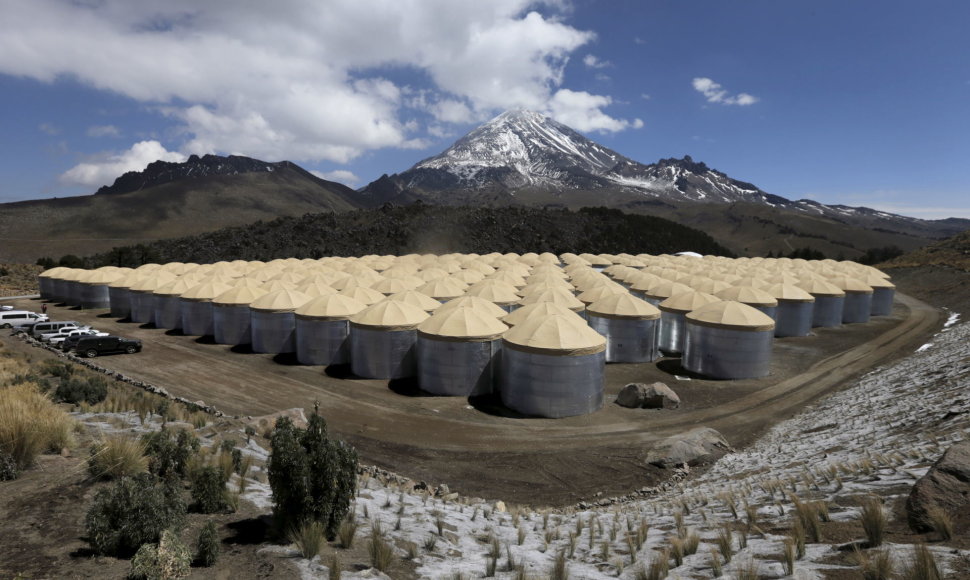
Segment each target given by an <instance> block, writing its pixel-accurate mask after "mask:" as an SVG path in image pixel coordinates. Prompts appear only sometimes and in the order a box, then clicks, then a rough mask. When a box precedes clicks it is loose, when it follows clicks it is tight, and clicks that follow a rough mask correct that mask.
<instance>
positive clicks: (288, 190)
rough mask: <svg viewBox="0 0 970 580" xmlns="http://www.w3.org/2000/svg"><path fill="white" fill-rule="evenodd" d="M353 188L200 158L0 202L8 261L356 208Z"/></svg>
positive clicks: (269, 167) (285, 167) (283, 170)
mask: <svg viewBox="0 0 970 580" xmlns="http://www.w3.org/2000/svg"><path fill="white" fill-rule="evenodd" d="M352 195H353V190H351V189H350V188H348V187H346V186H343V185H340V184H339V183H334V182H330V181H325V180H322V179H319V178H317V177H315V176H313V175H312V174H310V173H309V172H307V171H305V170H304V169H302V168H300V167H298V166H296V165H294V164H292V163H289V162H280V163H264V162H261V161H257V160H253V159H248V158H244V157H228V158H226V157H217V156H212V155H207V156H205V157H202V158H199V157H195V156H193V157H192V158H190V159H189V160H188V161H186V162H185V163H166V162H155V163H152V164H151V165H149V167H148V168H146V170H145V171H142V172H132V173H126V174H125V175H123V176H121V177H119V178H118V179H117V180H116V181H115V183H114V184H113V185H112V186H110V187H105V188H102V189H101V190H99V192H98V193H96V194H94V195H86V196H79V197H68V198H54V199H44V200H34V201H22V202H14V203H7V204H2V205H0V262H34V261H36V260H37V259H38V258H42V257H45V256H48V257H53V258H57V257H60V256H63V255H65V254H75V255H87V254H92V253H96V252H105V251H108V250H110V249H111V248H113V247H115V246H123V245H131V244H139V243H144V242H150V241H154V240H157V239H164V238H176V237H182V236H189V235H195V234H199V233H202V232H207V231H213V230H217V229H219V228H223V227H227V226H241V225H244V224H248V223H251V222H254V221H257V220H268V219H275V218H277V217H279V216H298V215H303V214H304V213H308V212H320V211H336V212H340V211H347V210H350V209H353V208H354V207H355V206H354V203H353V201H352V199H351V196H352Z"/></svg>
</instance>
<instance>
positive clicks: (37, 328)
mask: <svg viewBox="0 0 970 580" xmlns="http://www.w3.org/2000/svg"><path fill="white" fill-rule="evenodd" d="M65 326H73V327H75V328H76V327H77V322H75V321H73V320H57V321H54V322H51V321H49V320H45V321H44V322H38V323H37V324H35V325H34V326H33V328H31V329H30V336H33V337H34V338H40V335H42V334H46V333H48V332H57V331H59V330H60V329H62V328H64V327H65Z"/></svg>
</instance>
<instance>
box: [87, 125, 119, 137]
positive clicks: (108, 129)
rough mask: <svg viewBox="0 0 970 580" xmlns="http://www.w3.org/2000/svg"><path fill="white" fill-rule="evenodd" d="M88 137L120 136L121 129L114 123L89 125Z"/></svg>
mask: <svg viewBox="0 0 970 580" xmlns="http://www.w3.org/2000/svg"><path fill="white" fill-rule="evenodd" d="M87 136H88V137H120V136H121V131H119V130H118V128H117V127H115V126H114V125H94V126H91V127H88V130H87Z"/></svg>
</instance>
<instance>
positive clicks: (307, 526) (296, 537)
mask: <svg viewBox="0 0 970 580" xmlns="http://www.w3.org/2000/svg"><path fill="white" fill-rule="evenodd" d="M290 541H291V542H293V543H294V544H296V548H297V549H298V550H299V551H300V554H301V555H302V556H303V557H304V558H307V559H312V558H313V557H314V556H316V555H317V554H319V553H320V548H322V547H323V544H324V542H325V541H326V537H325V536H324V529H323V524H321V523H320V522H317V521H308V522H303V523H302V524H300V525H299V526H297V527H295V528H293V529H292V530H290Z"/></svg>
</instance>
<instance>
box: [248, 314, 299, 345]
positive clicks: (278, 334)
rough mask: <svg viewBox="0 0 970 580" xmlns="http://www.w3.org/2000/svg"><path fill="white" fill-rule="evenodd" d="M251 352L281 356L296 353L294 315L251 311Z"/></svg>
mask: <svg viewBox="0 0 970 580" xmlns="http://www.w3.org/2000/svg"><path fill="white" fill-rule="evenodd" d="M250 310H251V312H252V334H253V352H264V353H272V354H281V353H287V352H295V351H296V315H295V314H294V313H293V312H292V311H290V312H265V311H262V310H252V309H250Z"/></svg>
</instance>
